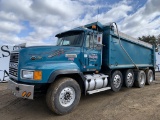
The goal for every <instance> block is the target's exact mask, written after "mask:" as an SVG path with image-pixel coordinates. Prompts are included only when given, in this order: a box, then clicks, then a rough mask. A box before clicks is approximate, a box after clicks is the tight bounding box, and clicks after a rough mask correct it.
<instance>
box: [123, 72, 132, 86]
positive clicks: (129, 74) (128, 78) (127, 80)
mask: <svg viewBox="0 0 160 120" xmlns="http://www.w3.org/2000/svg"><path fill="white" fill-rule="evenodd" d="M124 74H125V75H124V77H125V78H124V82H125V86H126V87H127V88H130V87H132V86H133V84H134V72H133V70H132V69H128V70H126V71H125V72H124Z"/></svg>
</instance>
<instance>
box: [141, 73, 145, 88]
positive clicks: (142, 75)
mask: <svg viewBox="0 0 160 120" xmlns="http://www.w3.org/2000/svg"><path fill="white" fill-rule="evenodd" d="M144 83H145V75H144V74H140V84H141V85H143V84H144Z"/></svg>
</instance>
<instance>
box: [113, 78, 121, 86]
mask: <svg viewBox="0 0 160 120" xmlns="http://www.w3.org/2000/svg"><path fill="white" fill-rule="evenodd" d="M113 85H114V87H115V88H119V86H120V85H121V76H120V75H115V77H114V79H113Z"/></svg>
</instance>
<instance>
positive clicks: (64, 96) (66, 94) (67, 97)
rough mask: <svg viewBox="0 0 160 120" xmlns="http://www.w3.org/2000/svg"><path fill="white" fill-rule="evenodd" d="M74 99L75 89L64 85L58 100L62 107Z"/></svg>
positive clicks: (68, 104)
mask: <svg viewBox="0 0 160 120" xmlns="http://www.w3.org/2000/svg"><path fill="white" fill-rule="evenodd" d="M74 100H75V90H74V89H73V88H72V87H65V88H64V89H62V91H61V92H60V95H59V102H60V104H61V105H62V106H63V107H68V106H70V105H71V104H72V103H73V102H74Z"/></svg>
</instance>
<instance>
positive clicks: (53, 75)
mask: <svg viewBox="0 0 160 120" xmlns="http://www.w3.org/2000/svg"><path fill="white" fill-rule="evenodd" d="M74 73H77V74H79V75H80V77H81V78H82V80H83V81H84V80H85V78H84V76H83V73H82V72H80V71H79V70H77V69H68V70H56V71H54V72H53V73H52V74H51V75H50V77H49V80H48V83H52V82H54V80H55V78H56V77H57V76H58V75H65V74H74Z"/></svg>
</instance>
